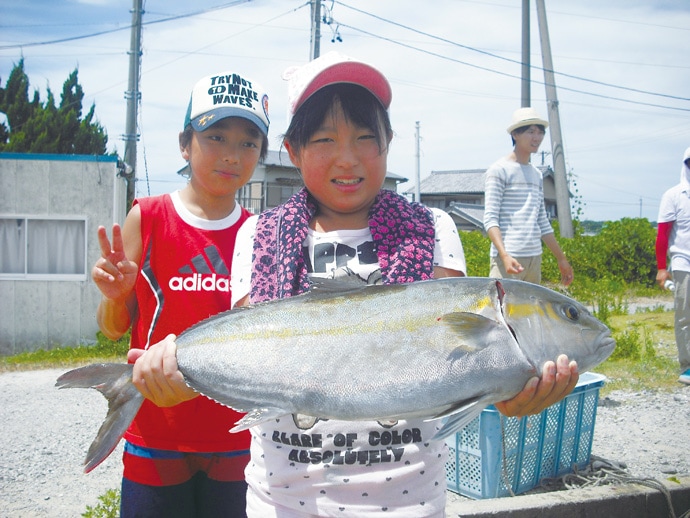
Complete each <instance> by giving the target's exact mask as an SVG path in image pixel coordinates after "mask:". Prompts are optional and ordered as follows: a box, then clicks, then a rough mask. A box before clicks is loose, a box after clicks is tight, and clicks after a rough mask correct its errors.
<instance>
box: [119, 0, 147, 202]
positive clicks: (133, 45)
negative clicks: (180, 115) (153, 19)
mask: <svg viewBox="0 0 690 518" xmlns="http://www.w3.org/2000/svg"><path fill="white" fill-rule="evenodd" d="M132 2H133V4H132V30H131V42H130V49H129V52H128V54H129V81H128V84H127V91H126V92H125V99H127V120H126V123H125V134H124V135H123V136H122V140H124V141H125V167H126V168H127V172H126V173H125V175H124V176H125V178H126V179H127V211H129V208H130V207H131V206H132V201H133V200H134V196H135V186H136V179H137V141H138V140H139V134H138V133H137V110H138V108H139V101H140V100H141V92H140V91H139V76H140V71H139V68H140V65H141V15H142V14H143V13H144V11H143V9H142V2H143V0H132Z"/></svg>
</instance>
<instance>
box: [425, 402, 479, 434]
mask: <svg viewBox="0 0 690 518" xmlns="http://www.w3.org/2000/svg"><path fill="white" fill-rule="evenodd" d="M486 407H487V403H486V402H484V401H483V400H481V399H479V400H474V401H472V402H470V403H467V404H464V405H462V406H460V407H455V408H453V409H452V410H449V411H447V412H444V413H443V414H440V415H439V416H437V417H435V418H434V419H438V418H445V419H444V422H443V425H442V426H441V428H440V429H439V430H438V431H437V432H436V434H435V435H434V436H433V437H432V439H435V440H440V439H445V438H446V437H448V436H449V435H452V434H454V433H455V432H457V431H459V430H462V429H463V428H464V427H465V426H467V425H468V424H470V423H471V422H472V421H473V420H474V419H475V418H476V417H477V416H478V415H479V414H481V413H482V410H484V409H485V408H486Z"/></svg>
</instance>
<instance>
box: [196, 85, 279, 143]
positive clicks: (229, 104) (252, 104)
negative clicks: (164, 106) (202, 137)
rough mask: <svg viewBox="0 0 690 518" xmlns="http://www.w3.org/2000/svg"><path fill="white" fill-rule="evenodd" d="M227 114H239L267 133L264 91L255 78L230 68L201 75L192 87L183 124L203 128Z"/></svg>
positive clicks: (225, 116)
mask: <svg viewBox="0 0 690 518" xmlns="http://www.w3.org/2000/svg"><path fill="white" fill-rule="evenodd" d="M227 117H242V118H244V119H247V120H250V121H252V122H253V123H254V124H256V125H257V126H258V127H259V129H260V130H261V132H262V133H263V134H264V135H268V126H269V119H268V95H267V94H266V91H265V90H264V89H263V87H262V86H261V85H260V84H259V83H257V82H256V81H252V80H251V79H249V78H248V77H246V76H242V75H240V74H237V73H234V72H223V73H220V74H214V75H212V76H208V77H204V78H203V79H201V80H200V81H199V82H198V83H197V84H196V85H194V89H193V90H192V96H191V99H190V100H189V107H188V108H187V115H186V116H185V119H184V127H185V128H186V127H187V125H188V124H191V125H192V128H194V129H195V130H196V131H204V130H205V129H208V128H209V127H210V126H211V125H212V124H215V123H216V122H218V121H219V120H221V119H225V118H227Z"/></svg>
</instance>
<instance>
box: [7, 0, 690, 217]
mask: <svg viewBox="0 0 690 518" xmlns="http://www.w3.org/2000/svg"><path fill="white" fill-rule="evenodd" d="M544 4H545V7H546V18H547V25H548V40H549V42H550V52H551V57H552V63H553V70H554V72H555V76H554V83H555V86H556V97H555V98H553V97H551V98H550V99H549V101H550V102H552V104H554V105H556V106H557V107H558V110H557V111H558V118H559V126H560V132H561V135H562V139H563V149H564V156H565V166H566V171H567V173H568V174H569V176H570V186H569V187H570V191H571V192H572V193H573V195H574V196H573V198H572V199H571V209H572V211H573V214H574V215H575V217H577V218H578V219H580V220H585V219H589V220H595V221H614V220H618V219H620V218H638V217H643V218H647V219H649V220H650V221H656V218H657V212H658V207H659V202H660V200H661V196H662V194H663V192H664V191H665V190H666V189H668V188H670V187H671V186H673V185H674V184H676V183H678V180H679V176H680V169H681V165H682V157H683V153H684V151H685V149H686V148H688V147H690V60H688V56H690V2H688V1H687V0H606V1H603V2H602V1H601V0H544ZM536 5H537V3H536V0H530V64H531V68H530V79H531V83H530V103H529V104H531V105H532V106H533V107H534V108H535V109H536V110H537V111H538V112H539V113H540V114H541V115H542V116H543V117H546V116H547V106H548V104H547V94H546V89H545V86H544V82H545V80H544V70H543V68H544V64H543V61H542V50H541V40H540V32H542V33H545V32H546V31H540V27H539V23H538V16H537V7H536ZM322 6H323V7H322V15H324V16H325V17H326V18H327V20H328V21H329V22H330V23H322V24H321V40H320V52H321V54H324V53H326V52H328V51H331V50H337V51H339V52H342V53H344V54H348V55H350V56H352V57H355V58H358V59H361V60H363V61H366V62H368V63H371V64H373V65H375V66H376V67H378V68H379V69H380V70H381V71H382V72H383V73H384V74H385V75H386V76H387V77H388V79H389V81H390V83H391V85H392V89H393V102H392V105H391V108H390V115H391V121H392V124H393V129H394V131H395V137H394V139H393V143H392V145H391V148H390V151H389V155H388V170H389V171H390V172H392V173H395V174H397V175H400V176H403V177H405V178H408V179H409V181H408V182H406V183H403V184H401V186H400V189H399V190H408V189H412V190H414V186H415V181H416V177H417V172H418V171H419V175H420V177H421V178H422V179H424V178H425V177H426V176H428V175H429V174H431V172H432V171H446V170H458V169H486V168H488V167H489V166H490V165H491V164H492V163H493V162H494V161H496V160H497V159H498V158H500V157H502V156H505V155H507V154H508V153H509V152H510V151H511V142H510V136H509V135H508V134H507V133H506V128H507V127H508V125H509V124H510V122H511V116H512V112H513V111H514V110H515V109H517V108H519V107H520V106H521V104H522V99H521V96H522V86H521V85H522V66H521V59H522V58H521V55H522V54H521V52H522V50H521V46H522V0H434V1H433V2H421V1H420V0H344V1H342V2H341V1H339V0H324V1H323V2H322ZM132 7H133V0H61V1H60V2H59V3H56V2H55V0H23V1H21V2H17V1H16V0H13V1H10V0H0V86H3V87H4V86H5V84H6V82H7V78H8V76H9V74H10V72H11V71H12V69H13V68H14V66H15V65H16V64H17V63H18V62H19V60H20V59H21V58H22V57H23V59H24V68H25V71H26V73H27V75H28V77H29V80H30V82H31V85H30V95H32V94H33V91H34V90H36V91H38V92H39V94H40V97H41V100H42V101H45V100H46V89H47V88H50V89H51V90H52V92H53V93H54V94H55V95H56V96H57V98H58V102H59V96H60V92H61V91H62V84H63V83H64V81H65V80H66V79H67V77H68V76H69V74H70V73H71V72H72V71H73V70H74V69H75V68H76V69H78V77H79V83H80V84H81V86H82V87H83V90H84V92H85V99H84V112H86V111H87V110H88V109H89V108H90V106H91V105H92V104H93V103H95V107H96V108H95V112H96V117H97V119H98V121H99V123H100V124H101V125H102V126H103V127H104V128H105V129H106V131H107V133H108V137H109V141H108V151H117V152H118V153H119V155H120V156H124V148H125V143H124V141H123V140H122V135H124V133H125V122H126V108H127V101H126V99H125V96H124V94H125V91H126V90H127V85H128V74H129V49H130V40H131V30H130V27H131V23H132V13H131V11H132ZM144 11H145V13H144V14H143V23H144V26H143V36H142V51H143V54H142V56H141V82H140V92H141V102H140V105H139V110H138V132H139V134H140V140H139V142H138V144H137V164H136V172H137V187H136V193H137V195H138V196H146V195H149V194H152V195H153V194H159V193H163V192H170V191H173V190H175V189H179V188H181V187H183V186H184V183H185V180H184V179H183V178H182V177H180V176H178V175H177V174H176V171H178V170H179V169H180V168H182V167H183V166H184V165H185V163H184V161H183V160H182V158H181V156H180V152H179V145H178V133H179V132H180V131H181V130H182V124H183V120H184V115H185V111H186V108H187V103H188V101H189V94H190V92H191V89H192V87H193V86H194V83H195V82H196V81H197V80H198V79H200V78H201V77H203V76H206V75H210V74H214V73H217V72H224V71H239V72H241V73H242V74H245V75H247V76H249V77H251V78H252V79H254V81H257V82H259V83H261V84H262V85H263V86H264V88H265V89H266V90H267V91H268V93H269V97H270V100H269V113H270V117H271V128H270V132H269V149H271V150H278V149H280V137H279V136H280V135H281V134H282V133H283V132H284V131H285V129H286V128H287V117H286V114H287V83H286V82H285V81H283V80H282V79H281V74H282V72H283V70H284V69H286V68H287V67H289V66H293V65H299V64H303V63H306V62H307V61H308V60H309V58H310V37H311V25H310V6H309V2H308V1H305V0H252V1H245V0H237V1H228V0H196V1H194V2H189V1H187V2H182V1H180V0H145V1H144ZM417 123H418V125H419V140H417ZM418 150H419V151H418ZM532 161H533V163H534V164H535V165H541V164H542V163H543V164H545V165H551V164H552V162H551V141H550V131H548V130H547V137H546V139H545V140H544V143H543V144H542V147H541V150H540V153H539V154H536V155H534V156H533V159H532Z"/></svg>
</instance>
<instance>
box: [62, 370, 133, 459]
mask: <svg viewBox="0 0 690 518" xmlns="http://www.w3.org/2000/svg"><path fill="white" fill-rule="evenodd" d="M55 386H56V387H59V388H61V389H62V388H93V389H96V390H98V391H99V392H100V393H101V394H103V396H105V398H106V399H107V400H108V414H107V415H106V418H105V420H104V421H103V424H101V427H100V428H99V430H98V433H97V434H96V438H95V439H94V440H93V442H92V443H91V446H90V447H89V451H88V453H87V454H86V459H84V472H85V473H89V472H90V471H92V470H93V469H94V468H95V467H96V466H98V465H99V464H100V463H101V462H103V461H104V460H105V459H106V458H107V457H108V455H110V454H111V453H112V451H113V450H114V449H115V447H116V446H117V443H118V442H120V438H121V437H122V436H123V435H124V433H125V431H127V428H128V427H129V425H130V423H131V422H132V420H133V419H134V417H135V416H136V415H137V412H138V411H139V408H140V407H141V404H142V403H143V401H144V397H143V396H142V395H141V392H139V390H137V388H136V387H135V386H134V384H133V383H132V365H131V364H122V363H99V364H93V365H87V366H86V367H81V368H79V369H74V370H71V371H69V372H66V373H64V374H63V375H62V376H60V377H59V378H58V379H57V382H56V383H55Z"/></svg>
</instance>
